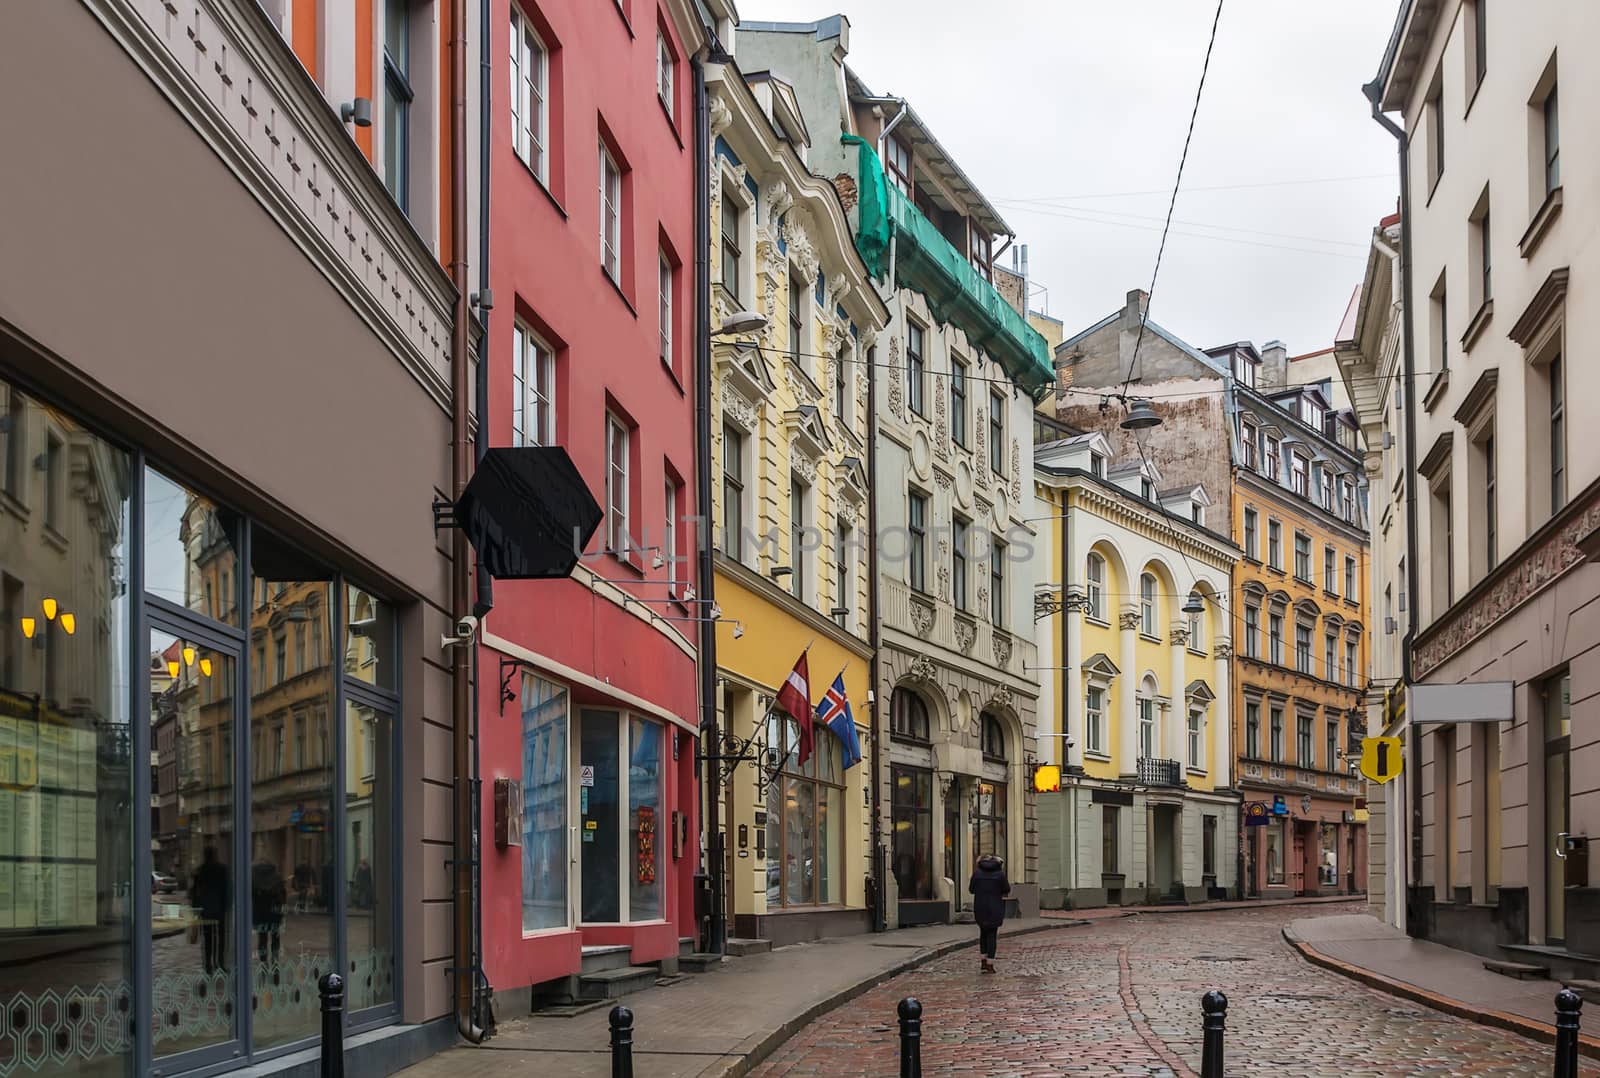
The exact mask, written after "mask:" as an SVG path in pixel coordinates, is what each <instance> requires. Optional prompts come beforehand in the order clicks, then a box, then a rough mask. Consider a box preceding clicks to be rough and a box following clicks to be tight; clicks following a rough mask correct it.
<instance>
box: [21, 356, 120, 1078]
mask: <svg viewBox="0 0 1600 1078" xmlns="http://www.w3.org/2000/svg"><path fill="white" fill-rule="evenodd" d="M48 448H54V449H55V454H56V455H55V456H54V457H53V458H49V459H46V460H45V464H46V465H51V464H52V462H53V467H45V468H40V467H36V466H35V462H36V461H39V460H40V459H41V458H42V457H45V455H46V451H47V449H48ZM129 470H130V463H129V460H128V458H127V456H126V455H125V454H123V453H122V452H121V451H119V450H117V449H116V448H114V447H112V446H111V445H108V444H107V443H105V442H102V441H100V440H99V439H98V438H96V437H94V436H93V435H92V434H90V433H89V432H88V431H86V430H84V429H83V428H82V427H80V426H79V425H78V424H77V423H75V422H74V421H73V420H72V419H71V418H70V417H68V416H66V415H64V414H62V413H60V412H58V411H56V410H55V409H53V408H49V407H47V406H45V405H44V404H42V403H41V402H39V401H36V400H34V399H33V398H31V397H28V396H26V395H24V394H23V393H22V392H21V391H20V390H18V389H17V388H16V387H15V386H12V385H10V384H8V383H6V382H4V381H0V491H3V492H4V495H3V497H0V501H4V502H5V506H4V507H0V615H3V620H0V1015H4V1016H5V1026H4V1028H3V1030H0V1032H3V1033H4V1037H3V1038H0V1073H7V1074H9V1073H19V1074H25V1073H26V1074H31V1073H34V1071H33V1069H32V1068H31V1067H30V1066H29V1065H28V1064H27V1063H24V1062H21V1061H20V1059H19V1056H26V1057H31V1058H36V1059H45V1060H50V1062H47V1063H46V1064H45V1065H44V1069H43V1071H42V1073H45V1074H49V1075H52V1076H56V1075H62V1076H65V1075H71V1076H74V1078H76V1076H86V1075H97V1076H98V1075H107V1076H109V1075H122V1074H126V1073H128V1072H129V1069H130V1059H129V1057H130V1055H131V1052H132V1049H133V1027H132V1023H133V1016H134V1007H135V1003H134V998H133V993H132V991H131V988H130V978H131V975H132V971H131V968H130V967H131V957H130V954H129V949H130V940H131V934H130V924H129V921H130V918H131V915H132V909H133V895H134V891H133V888H134V886H135V885H134V883H133V881H132V868H131V866H132V852H133V851H132V847H131V845H130V840H131V836H132V831H133V829H132V825H131V821H132V819H133V816H134V813H133V804H132V799H131V796H130V794H131V791H132V789H133V772H132V770H131V768H130V763H131V740H130V728H129V725H128V724H129V716H128V706H127V705H128V701H129V699H130V696H129V691H130V690H129V679H128V664H127V661H126V656H127V654H128V650H129V639H128V632H129V629H128V596H127V580H126V577H125V576H124V573H125V571H126V566H127V564H128V543H127V539H128V491H129ZM52 484H53V487H52ZM46 504H50V505H51V506H53V511H54V515H53V518H52V522H51V525H50V527H49V528H45V527H42V526H40V524H41V521H42V514H43V513H44V509H45V506H46ZM17 507H20V508H21V509H22V510H23V511H22V512H17V511H13V510H14V509H16V508H17ZM29 514H34V518H33V523H32V524H31V525H30V524H29V522H28V517H29ZM46 599H50V600H53V603H52V604H48V605H47V604H46V603H45V600H46ZM69 616H70V617H69ZM24 619H29V621H26V622H25V620H24ZM29 622H31V626H30V625H29ZM29 628H31V634H30V632H28V631H27V630H28V629H29ZM144 886H147V887H148V886H150V884H149V883H148V882H147V883H145V884H144Z"/></svg>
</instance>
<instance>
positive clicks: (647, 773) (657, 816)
mask: <svg viewBox="0 0 1600 1078" xmlns="http://www.w3.org/2000/svg"><path fill="white" fill-rule="evenodd" d="M664 734H665V730H664V728H663V727H662V726H661V724H660V723H657V722H651V721H649V720H647V719H641V718H637V717H635V718H631V719H629V720H628V768H627V784H628V840H629V841H628V848H627V850H626V851H625V853H624V855H623V862H624V867H623V871H624V872H626V873H627V876H628V920H630V921H659V920H661V919H662V917H663V916H664V914H663V910H664V906H663V897H662V896H663V893H664V892H663V887H664V886H665V881H664V880H663V879H662V864H663V858H662V846H663V844H664V843H665V842H668V841H670V839H671V836H670V835H669V833H668V831H667V828H666V826H664V824H663V821H662V818H661V801H662V798H661V794H662V789H661V781H662V780H661V776H662V741H663V735H664Z"/></svg>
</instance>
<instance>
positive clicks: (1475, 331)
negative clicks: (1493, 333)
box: [1461, 299, 1494, 352]
mask: <svg viewBox="0 0 1600 1078" xmlns="http://www.w3.org/2000/svg"><path fill="white" fill-rule="evenodd" d="M1493 317H1494V300H1492V299H1486V300H1484V301H1483V302H1482V303H1480V304H1478V313H1476V314H1474V315H1473V316H1472V321H1470V322H1468V323H1467V331H1466V332H1465V333H1463V334H1462V335H1461V350H1462V351H1463V352H1470V351H1472V346H1473V345H1474V344H1476V343H1477V342H1478V338H1479V337H1481V336H1483V330H1484V327H1485V326H1487V325H1488V324H1489V320H1490V319H1491V318H1493Z"/></svg>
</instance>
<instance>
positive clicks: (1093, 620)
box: [1083, 613, 1111, 629]
mask: <svg viewBox="0 0 1600 1078" xmlns="http://www.w3.org/2000/svg"><path fill="white" fill-rule="evenodd" d="M1083 620H1084V621H1087V622H1088V623H1089V624H1090V625H1098V626H1099V627H1100V628H1102V629H1109V628H1111V623H1110V622H1109V621H1107V620H1106V619H1105V618H1097V617H1095V616H1094V615H1093V614H1088V613H1085V614H1084V615H1083Z"/></svg>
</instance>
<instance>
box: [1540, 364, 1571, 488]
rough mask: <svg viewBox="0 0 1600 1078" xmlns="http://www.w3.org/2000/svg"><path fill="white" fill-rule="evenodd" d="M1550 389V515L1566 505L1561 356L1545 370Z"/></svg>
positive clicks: (1564, 421)
mask: <svg viewBox="0 0 1600 1078" xmlns="http://www.w3.org/2000/svg"><path fill="white" fill-rule="evenodd" d="M1545 378H1546V382H1547V384H1548V385H1549V387H1550V515H1551V516H1554V515H1555V514H1556V511H1557V510H1558V509H1560V508H1561V507H1562V506H1563V505H1565V504H1567V435H1566V419H1567V408H1566V391H1565V389H1564V388H1563V386H1562V384H1561V356H1560V354H1559V353H1558V354H1557V355H1556V357H1555V358H1554V359H1552V360H1551V361H1550V364H1549V366H1548V367H1547V368H1546V374H1545Z"/></svg>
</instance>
